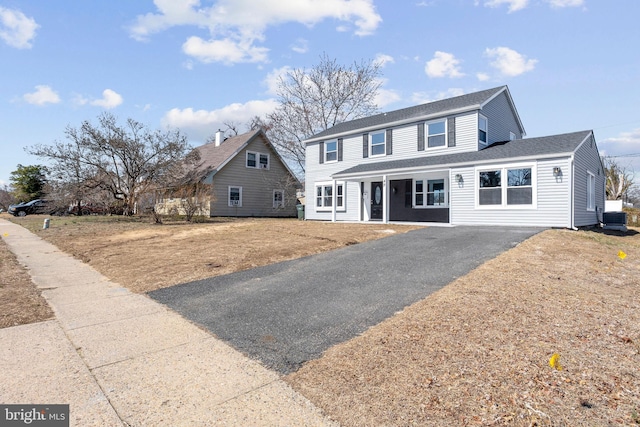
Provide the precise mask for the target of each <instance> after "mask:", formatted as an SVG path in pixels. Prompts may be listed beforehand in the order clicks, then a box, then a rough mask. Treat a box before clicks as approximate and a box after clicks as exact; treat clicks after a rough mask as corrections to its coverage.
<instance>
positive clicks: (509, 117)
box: [478, 92, 522, 149]
mask: <svg viewBox="0 0 640 427" xmlns="http://www.w3.org/2000/svg"><path fill="white" fill-rule="evenodd" d="M514 114H515V112H514V111H513V109H512V108H511V105H510V103H509V100H508V98H507V95H506V94H505V93H504V92H503V93H501V94H500V95H498V96H496V97H495V98H494V99H492V100H491V101H490V102H489V103H487V104H486V105H485V106H484V107H483V108H482V115H483V116H485V117H486V118H487V121H488V129H487V133H488V138H487V139H488V143H489V145H491V144H493V143H494V142H501V141H509V140H511V135H510V132H513V133H514V134H515V136H516V138H522V132H521V131H520V128H519V126H518V121H517V120H516V118H515V116H514ZM478 147H479V148H480V149H482V148H484V147H486V145H481V144H480V143H478Z"/></svg>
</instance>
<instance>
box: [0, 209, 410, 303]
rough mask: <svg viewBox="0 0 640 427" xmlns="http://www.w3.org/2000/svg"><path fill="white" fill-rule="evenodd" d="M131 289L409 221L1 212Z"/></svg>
mask: <svg viewBox="0 0 640 427" xmlns="http://www.w3.org/2000/svg"><path fill="white" fill-rule="evenodd" d="M5 218H7V219H10V220H11V221H14V222H16V223H18V224H21V225H23V226H25V227H27V228H28V229H30V230H31V231H33V232H34V233H36V234H37V235H38V236H40V237H42V238H43V239H45V240H47V241H49V242H51V243H53V244H54V245H56V246H58V247H59V248H60V249H62V250H63V251H65V252H67V253H69V254H72V255H73V256H75V257H76V258H78V259H81V260H83V261H84V262H86V263H88V264H90V265H91V266H92V267H94V268H95V269H96V270H98V271H99V272H101V273H102V274H104V275H105V276H107V277H109V278H110V279H112V280H114V281H116V282H118V283H120V284H121V285H123V286H126V287H127V288H129V289H130V290H132V291H134V292H149V291H152V290H156V289H159V288H163V287H167V286H173V285H176V284H179V283H185V282H190V281H193V280H199V279H204V278H207V277H213V276H219V275H223V274H228V273H232V272H235V271H240V270H246V269H249V268H254V267H259V266H263V265H267V264H272V263H275V262H280V261H285V260H290V259H295V258H301V257H304V256H308V255H312V254H315V253H319V252H325V251H329V250H332V249H336V248H340V247H344V246H348V245H352V244H356V243H360V242H364V241H367V240H373V239H379V238H382V237H385V236H389V235H390V233H391V234H394V233H404V232H406V231H409V230H412V229H415V228H417V227H415V226H409V225H389V224H377V225H367V224H344V223H327V222H318V221H298V220H296V219H270V218H248V219H239V218H238V219H234V218H214V219H212V220H211V221H208V222H206V223H194V224H191V223H186V222H184V221H182V222H166V223H165V224H164V225H155V224H151V223H150V220H149V219H147V218H142V219H140V218H123V217H108V216H88V217H53V218H52V219H51V227H50V228H49V229H48V230H43V229H42V224H43V218H45V216H42V215H29V216H26V217H24V218H13V217H8V215H7V216H5Z"/></svg>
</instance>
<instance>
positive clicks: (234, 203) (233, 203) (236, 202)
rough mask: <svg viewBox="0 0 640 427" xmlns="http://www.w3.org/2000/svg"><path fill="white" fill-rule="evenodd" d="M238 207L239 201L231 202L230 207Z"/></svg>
mask: <svg viewBox="0 0 640 427" xmlns="http://www.w3.org/2000/svg"><path fill="white" fill-rule="evenodd" d="M238 205H240V200H231V206H238Z"/></svg>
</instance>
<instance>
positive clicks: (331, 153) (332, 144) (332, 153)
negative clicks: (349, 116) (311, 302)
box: [324, 140, 338, 163]
mask: <svg viewBox="0 0 640 427" xmlns="http://www.w3.org/2000/svg"><path fill="white" fill-rule="evenodd" d="M324 147H325V151H324V161H325V162H326V163H329V162H336V161H338V141H337V140H334V141H327V142H326V143H325V144H324Z"/></svg>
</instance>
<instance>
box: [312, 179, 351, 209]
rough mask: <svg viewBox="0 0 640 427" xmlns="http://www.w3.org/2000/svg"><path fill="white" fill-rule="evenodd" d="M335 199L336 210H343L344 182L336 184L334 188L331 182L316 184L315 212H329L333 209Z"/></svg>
mask: <svg viewBox="0 0 640 427" xmlns="http://www.w3.org/2000/svg"><path fill="white" fill-rule="evenodd" d="M334 198H335V204H336V210H344V182H337V183H336V186H335V197H334V187H333V183H332V182H323V183H317V184H316V210H319V211H321V210H330V209H331V208H333V202H334Z"/></svg>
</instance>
